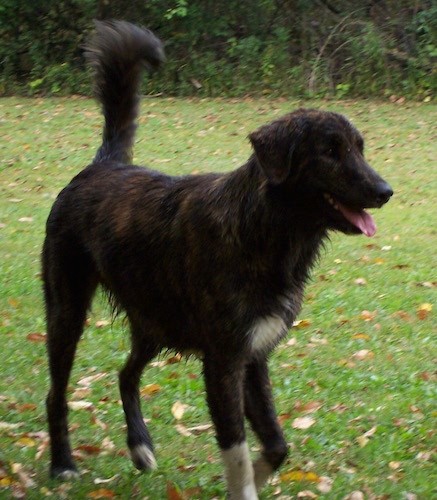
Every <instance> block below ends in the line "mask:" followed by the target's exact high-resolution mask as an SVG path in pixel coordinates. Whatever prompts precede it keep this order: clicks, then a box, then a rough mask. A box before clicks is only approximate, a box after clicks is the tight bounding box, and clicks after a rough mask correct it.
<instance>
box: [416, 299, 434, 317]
mask: <svg viewBox="0 0 437 500" xmlns="http://www.w3.org/2000/svg"><path fill="white" fill-rule="evenodd" d="M431 311H432V304H430V303H428V302H426V303H425V304H421V305H420V306H419V307H418V308H417V311H416V315H417V317H418V318H419V319H421V320H423V319H426V318H427V317H428V315H429V313H430V312H431Z"/></svg>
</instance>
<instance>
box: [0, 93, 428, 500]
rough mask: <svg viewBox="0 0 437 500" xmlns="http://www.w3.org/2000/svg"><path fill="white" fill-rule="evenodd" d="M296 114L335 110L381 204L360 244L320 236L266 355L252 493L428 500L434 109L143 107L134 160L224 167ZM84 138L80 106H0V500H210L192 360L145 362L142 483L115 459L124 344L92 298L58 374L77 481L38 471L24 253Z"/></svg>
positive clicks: (11, 101) (40, 427) (38, 383)
mask: <svg viewBox="0 0 437 500" xmlns="http://www.w3.org/2000/svg"><path fill="white" fill-rule="evenodd" d="M299 106H314V107H322V108H325V109H330V110H335V111H339V112H343V113H345V114H346V115H347V116H348V117H349V118H350V119H351V120H352V121H353V122H354V123H355V124H356V125H357V126H358V128H359V129H360V130H361V131H362V132H363V133H364V135H365V137H366V150H367V157H368V159H369V160H370V162H371V163H372V164H373V165H374V167H375V168H376V169H377V170H378V171H379V172H380V173H381V174H382V175H383V176H384V177H385V178H386V179H387V180H388V181H389V182H390V183H391V185H392V186H393V188H394V190H395V196H394V197H393V199H392V201H391V202H390V203H389V204H388V205H387V206H386V207H385V208H384V209H383V210H381V211H375V219H376V221H377V223H378V232H377V235H376V236H375V237H374V238H373V239H367V238H365V237H364V236H362V237H346V236H344V235H334V236H333V238H332V242H331V243H330V244H328V245H327V249H326V251H325V252H324V253H323V258H322V259H321V262H320V264H319V266H318V267H317V268H316V269H315V272H314V274H313V280H312V283H311V284H310V285H309V286H308V288H307V299H306V305H305V308H304V310H303V311H302V314H301V317H300V318H301V319H302V320H304V321H302V322H301V323H300V325H299V326H298V327H296V328H294V329H293V330H292V331H291V332H290V335H289V338H288V339H287V340H286V341H285V342H284V343H283V345H281V346H280V347H279V348H278V349H277V351H276V352H275V353H274V355H272V358H271V371H272V379H273V382H274V392H275V394H276V400H277V408H278V413H279V414H280V417H281V421H282V424H283V427H284V431H285V434H286V437H287V440H288V441H289V443H290V448H291V452H290V457H289V459H288V461H287V463H286V464H285V465H284V466H283V467H282V469H281V471H280V474H279V475H277V476H276V477H275V478H274V479H273V481H272V484H271V485H269V486H268V487H267V488H266V489H265V490H264V491H263V493H262V495H261V498H264V499H270V498H276V497H278V498H282V499H287V498H316V496H314V495H317V496H318V497H321V498H327V499H344V498H348V495H351V493H352V492H354V491H358V492H362V493H363V495H364V497H362V498H366V499H394V500H395V499H410V500H412V499H414V498H417V499H424V500H429V499H431V498H437V491H436V490H435V489H434V490H433V488H435V487H436V485H437V467H436V463H435V455H434V457H433V451H434V452H435V451H436V447H437V439H436V434H435V432H436V431H435V429H436V428H437V426H436V416H437V410H436V407H435V403H436V392H435V387H436V385H435V382H436V379H437V375H436V371H435V370H436V363H435V362H436V358H437V349H436V347H435V346H436V323H437V322H436V305H435V298H436V286H437V275H436V274H437V273H436V270H437V259H436V248H437V237H436V215H437V214H436V195H437V176H436V162H435V160H436V158H437V140H436V126H435V125H436V123H437V112H436V107H435V105H432V104H429V103H428V104H416V103H403V104H392V103H386V102H383V103H380V102H373V101H359V102H334V101H329V102H320V101H318V102H310V103H308V102H289V101H285V100H281V101H279V100H275V101H270V100H252V99H248V100H238V101H237V100H235V101H234V100H232V101H231V100H209V99H206V100H174V99H144V101H143V106H142V109H143V111H142V117H141V119H140V125H141V126H140V128H139V131H138V141H137V145H136V149H135V155H136V158H135V161H136V162H137V163H145V164H147V165H149V166H151V167H153V168H157V169H160V170H163V171H165V172H168V173H173V174H181V173H191V172H204V171H211V170H216V171H224V170H229V169H232V168H235V167H237V166H239V165H240V164H242V163H243V162H244V161H245V160H246V158H247V157H248V155H249V152H250V148H249V144H248V141H247V139H246V137H247V135H248V133H249V132H250V131H252V130H254V129H255V128H256V127H257V126H259V125H260V124H263V123H266V122H268V121H270V120H272V119H274V118H275V117H277V116H279V115H281V114H283V113H285V112H287V111H290V110H292V109H295V108H296V107H299ZM100 133H101V117H100V113H99V110H98V109H97V106H96V105H95V104H94V102H93V101H91V100H86V99H80V98H70V99H35V100H25V99H16V98H4V99H1V100H0V136H1V138H2V140H1V142H0V162H1V163H0V193H1V196H0V242H1V244H0V276H1V287H0V335H1V341H2V352H1V356H0V498H2V499H3V498H23V495H26V498H29V499H40V498H44V497H45V496H52V497H53V498H72V499H73V498H74V499H82V498H126V499H129V498H139V499H143V498H149V499H156V500H159V499H165V498H171V499H181V498H202V499H210V498H213V497H216V498H223V497H224V483H223V480H222V476H221V475H222V467H221V463H220V460H219V453H218V449H217V447H216V445H215V441H214V435H213V431H212V429H211V428H209V427H207V426H206V427H205V425H206V424H208V423H209V417H208V411H207V408H206V405H205V402H204V390H203V382H202V379H201V375H200V372H201V367H200V364H199V363H198V362H197V361H195V360H188V361H185V360H182V361H180V360H179V359H178V358H174V357H173V358H171V356H172V355H173V354H169V355H167V356H164V355H163V356H162V357H160V358H159V359H158V360H157V361H158V362H157V363H155V364H154V366H151V367H149V368H147V369H146V371H145V373H144V376H143V384H142V387H143V389H142V394H143V398H144V401H143V408H144V413H145V416H147V418H149V419H150V429H151V432H152V435H153V436H154V440H155V446H156V454H157V460H158V464H159V468H158V470H157V471H156V472H153V473H152V474H150V475H142V474H139V473H138V472H136V471H135V469H134V468H133V466H132V465H131V463H130V461H129V459H128V457H127V456H126V447H125V426H124V420H123V412H122V408H121V404H120V400H119V394H118V391H117V371H118V370H119V369H120V368H121V366H122V364H123V362H124V359H125V355H126V350H127V349H128V347H129V342H128V336H127V334H126V329H125V327H124V324H123V321H122V320H121V319H117V320H116V321H115V322H111V317H110V309H109V307H108V306H107V305H105V301H104V300H103V298H102V297H98V298H97V300H96V302H95V305H94V308H93V312H92V314H90V319H89V326H88V328H87V329H86V332H85V335H84V337H83V340H82V341H81V343H80V346H79V352H78V356H77V360H76V365H75V369H74V372H73V375H72V380H71V390H70V399H71V400H72V401H74V402H75V404H73V409H72V411H71V414H70V417H71V418H70V425H71V430H72V433H71V435H72V442H73V447H74V449H75V456H76V458H77V461H78V463H79V466H80V469H81V471H82V472H83V475H82V477H81V480H80V481H77V482H74V483H63V484H62V483H57V482H55V481H51V480H49V478H48V474H47V469H48V460H49V456H48V450H47V444H48V443H47V434H46V423H45V410H44V399H45V394H46V390H47V373H46V356H45V346H44V337H43V335H42V334H43V333H44V331H45V325H44V310H43V303H42V297H41V282H40V275H39V272H40V270H39V255H40V248H41V243H42V240H43V235H44V223H45V220H46V217H47V215H48V211H49V209H50V206H51V204H52V202H53V200H54V198H55V196H56V195H57V193H58V192H59V190H60V189H61V188H62V187H63V186H64V185H65V184H66V183H67V182H68V181H69V179H70V178H71V177H72V176H73V175H74V174H76V173H77V172H78V171H79V170H80V169H81V168H83V167H84V166H85V165H86V164H87V163H88V162H89V161H90V160H91V158H92V157H93V155H94V152H95V150H96V147H97V146H98V144H99V140H100ZM433 305H434V309H432V306H433ZM90 376H91V377H92V378H91V379H90V378H87V377H90ZM93 376H95V377H93ZM84 379H85V380H84ZM177 402H178V405H176V406H175V407H174V406H173V405H174V404H175V403H177ZM179 403H181V404H183V405H187V406H180V404H179ZM172 408H173V411H172ZM182 413H183V414H182ZM181 414H182V415H181ZM175 416H176V417H178V418H176V417H175ZM302 419H303V420H302ZM199 426H200V427H199ZM302 427H306V428H302ZM252 444H253V447H254V448H255V447H256V443H255V442H253V443H252ZM302 492H304V493H302ZM299 493H300V494H301V496H300V497H299V496H298V494H299ZM414 495H416V496H414ZM433 495H436V496H433ZM351 498H361V497H359V496H355V497H351Z"/></svg>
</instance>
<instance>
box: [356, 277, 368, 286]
mask: <svg viewBox="0 0 437 500" xmlns="http://www.w3.org/2000/svg"><path fill="white" fill-rule="evenodd" d="M354 283H355V284H356V285H359V286H363V285H367V281H366V280H365V279H364V278H357V279H356V280H355V281H354Z"/></svg>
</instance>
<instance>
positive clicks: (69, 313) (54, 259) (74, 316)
mask: <svg viewBox="0 0 437 500" xmlns="http://www.w3.org/2000/svg"><path fill="white" fill-rule="evenodd" d="M64 250H65V249H64ZM75 257H77V256H75ZM43 276H44V291H45V301H46V316H47V351H48V357H49V372H50V381H51V385H50V390H49V393H48V396H47V401H46V405H47V416H48V425H49V435H50V447H51V468H50V475H51V476H52V477H55V478H60V479H70V478H72V477H74V476H77V469H76V466H75V464H74V462H73V458H72V455H71V448H70V442H69V437H68V421H67V414H68V407H67V399H66V394H65V393H66V389H67V384H68V379H69V377H70V372H71V368H72V365H73V360H74V355H75V352H76V345H77V342H78V341H79V338H80V336H81V334H82V331H83V327H84V323H85V319H86V312H87V309H88V307H89V305H90V302H91V298H92V296H93V294H94V291H95V289H96V286H97V277H96V275H95V273H94V272H93V271H92V266H91V264H90V263H89V262H87V261H85V260H84V259H77V258H73V257H72V255H71V252H69V251H62V250H60V249H56V251H53V252H49V251H48V249H47V245H46V248H45V250H44V254H43Z"/></svg>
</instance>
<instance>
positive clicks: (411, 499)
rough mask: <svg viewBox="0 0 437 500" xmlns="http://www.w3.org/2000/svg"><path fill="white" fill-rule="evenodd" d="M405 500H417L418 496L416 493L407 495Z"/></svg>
mask: <svg viewBox="0 0 437 500" xmlns="http://www.w3.org/2000/svg"><path fill="white" fill-rule="evenodd" d="M405 500H417V495H416V494H415V493H409V492H407V493H405Z"/></svg>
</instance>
